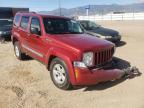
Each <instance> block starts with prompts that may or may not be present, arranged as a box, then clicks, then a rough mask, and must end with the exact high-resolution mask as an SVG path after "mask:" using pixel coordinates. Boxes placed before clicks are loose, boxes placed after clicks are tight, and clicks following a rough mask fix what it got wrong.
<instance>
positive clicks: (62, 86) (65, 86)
mask: <svg viewBox="0 0 144 108" xmlns="http://www.w3.org/2000/svg"><path fill="white" fill-rule="evenodd" d="M56 64H60V65H61V66H62V67H63V68H64V70H65V73H66V80H65V82H64V83H63V84H58V83H57V82H56V81H55V79H54V76H53V67H54V66H55V65H56ZM50 76H51V79H52V81H53V83H54V85H55V86H56V87H58V88H60V89H63V90H67V89H70V88H71V83H70V79H69V74H68V69H67V65H66V64H65V62H64V61H63V60H61V59H59V58H55V59H53V60H52V62H51V64H50Z"/></svg>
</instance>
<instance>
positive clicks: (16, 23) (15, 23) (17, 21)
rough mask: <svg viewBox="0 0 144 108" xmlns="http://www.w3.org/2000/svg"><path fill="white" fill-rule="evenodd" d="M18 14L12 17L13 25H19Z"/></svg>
mask: <svg viewBox="0 0 144 108" xmlns="http://www.w3.org/2000/svg"><path fill="white" fill-rule="evenodd" d="M19 20H20V15H16V16H15V18H14V25H15V26H19Z"/></svg>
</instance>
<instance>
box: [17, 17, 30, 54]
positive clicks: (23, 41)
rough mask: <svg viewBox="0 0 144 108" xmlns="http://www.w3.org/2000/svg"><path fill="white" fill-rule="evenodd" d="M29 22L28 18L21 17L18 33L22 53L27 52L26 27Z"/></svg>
mask: <svg viewBox="0 0 144 108" xmlns="http://www.w3.org/2000/svg"><path fill="white" fill-rule="evenodd" d="M29 21H30V16H22V18H21V23H20V27H19V29H18V32H19V34H20V41H21V42H20V43H21V46H22V49H23V51H24V52H28V50H27V48H26V46H29V45H28V35H29V34H28V25H29Z"/></svg>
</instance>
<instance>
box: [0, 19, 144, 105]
mask: <svg viewBox="0 0 144 108" xmlns="http://www.w3.org/2000/svg"><path fill="white" fill-rule="evenodd" d="M99 24H102V25H105V26H107V27H111V28H113V29H116V30H118V31H120V33H121V34H122V36H123V39H122V40H123V42H121V44H120V45H119V47H117V51H116V54H115V56H116V57H118V58H119V59H121V61H123V62H118V63H119V64H120V65H124V66H127V65H131V66H133V65H136V66H137V67H138V68H139V69H140V71H141V72H143V70H144V48H143V47H144V21H112V22H111V21H109V22H99ZM143 82H144V76H143V75H141V76H139V77H135V78H133V79H126V80H124V79H123V80H118V81H115V82H108V83H104V84H98V85H95V86H91V87H82V88H79V89H75V90H71V91H63V90H59V89H57V88H56V87H55V86H54V85H53V83H52V81H51V80H50V76H49V72H48V71H47V70H46V68H45V66H44V65H42V64H41V63H39V62H37V61H35V60H27V61H19V60H17V59H16V58H15V56H14V52H13V47H12V44H11V43H6V44H0V108H144V84H143Z"/></svg>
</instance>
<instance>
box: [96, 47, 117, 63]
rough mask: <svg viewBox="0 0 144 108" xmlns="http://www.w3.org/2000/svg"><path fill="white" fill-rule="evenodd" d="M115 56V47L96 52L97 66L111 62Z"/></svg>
mask: <svg viewBox="0 0 144 108" xmlns="http://www.w3.org/2000/svg"><path fill="white" fill-rule="evenodd" d="M113 54H114V47H113V48H111V49H106V50H102V51H97V52H95V65H101V64H104V63H106V62H107V61H109V60H110V59H111V58H112V56H113Z"/></svg>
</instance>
